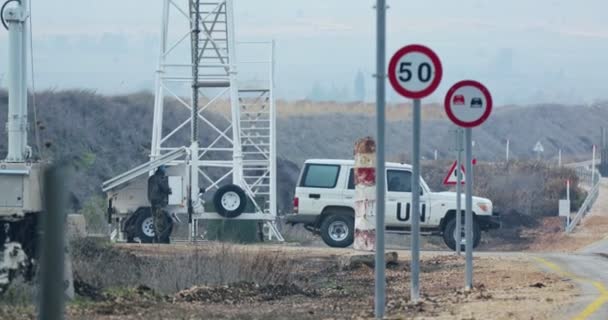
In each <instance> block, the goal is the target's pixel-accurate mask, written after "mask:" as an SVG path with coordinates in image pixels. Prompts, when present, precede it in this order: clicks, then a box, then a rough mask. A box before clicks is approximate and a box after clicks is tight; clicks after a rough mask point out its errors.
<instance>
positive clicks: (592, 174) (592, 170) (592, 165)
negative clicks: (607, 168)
mask: <svg viewBox="0 0 608 320" xmlns="http://www.w3.org/2000/svg"><path fill="white" fill-rule="evenodd" d="M594 186H595V145H593V155H592V156H591V187H592V188H593V187H594Z"/></svg>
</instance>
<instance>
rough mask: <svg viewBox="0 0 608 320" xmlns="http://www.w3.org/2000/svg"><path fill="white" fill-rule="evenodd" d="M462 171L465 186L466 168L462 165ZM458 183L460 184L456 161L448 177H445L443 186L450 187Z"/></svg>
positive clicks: (462, 182) (462, 181)
mask: <svg viewBox="0 0 608 320" xmlns="http://www.w3.org/2000/svg"><path fill="white" fill-rule="evenodd" d="M460 169H461V176H460V178H461V179H462V180H461V182H460V183H461V184H464V180H465V178H464V166H463V165H460ZM456 183H458V172H457V171H456V161H454V163H453V164H452V167H450V171H448V175H447V176H445V179H443V184H445V185H448V186H454V185H456Z"/></svg>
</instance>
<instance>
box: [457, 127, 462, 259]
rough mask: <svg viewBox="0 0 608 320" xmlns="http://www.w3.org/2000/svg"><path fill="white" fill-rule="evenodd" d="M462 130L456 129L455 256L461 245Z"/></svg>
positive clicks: (458, 252)
mask: <svg viewBox="0 0 608 320" xmlns="http://www.w3.org/2000/svg"><path fill="white" fill-rule="evenodd" d="M462 138H463V137H462V129H461V128H458V129H456V149H457V150H458V156H457V157H456V230H457V233H456V254H458V255H460V251H461V250H460V249H461V248H460V244H461V243H462V149H463V141H462Z"/></svg>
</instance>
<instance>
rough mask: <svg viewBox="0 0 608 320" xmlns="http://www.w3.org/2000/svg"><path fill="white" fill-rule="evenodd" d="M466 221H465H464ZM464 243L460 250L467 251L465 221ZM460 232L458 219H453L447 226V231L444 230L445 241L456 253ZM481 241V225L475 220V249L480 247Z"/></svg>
mask: <svg viewBox="0 0 608 320" xmlns="http://www.w3.org/2000/svg"><path fill="white" fill-rule="evenodd" d="M463 220H464V219H463ZM461 225H462V231H461V232H462V242H461V245H460V250H461V251H465V250H466V239H465V233H464V221H463V222H462V224H461ZM456 232H458V231H457V230H456V217H454V218H452V219H451V220H450V221H448V223H447V224H446V225H445V229H443V241H444V242H445V244H446V245H447V246H448V248H450V249H451V250H453V251H456V235H457V233H456ZM480 240H481V229H480V228H479V223H477V221H475V219H473V248H477V246H478V245H479V241H480Z"/></svg>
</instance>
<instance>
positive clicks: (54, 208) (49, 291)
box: [39, 167, 67, 320]
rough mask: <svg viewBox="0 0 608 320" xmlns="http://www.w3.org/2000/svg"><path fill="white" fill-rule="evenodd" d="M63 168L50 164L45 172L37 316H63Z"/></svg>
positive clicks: (44, 317)
mask: <svg viewBox="0 0 608 320" xmlns="http://www.w3.org/2000/svg"><path fill="white" fill-rule="evenodd" d="M64 179H65V170H63V169H61V168H60V167H52V168H50V169H48V170H47V171H46V172H45V174H44V181H45V184H44V208H45V211H46V214H44V215H43V219H44V232H43V234H44V236H43V237H42V238H41V249H42V250H41V251H40V252H41V270H44V272H41V275H42V280H41V286H42V288H41V295H40V297H41V301H40V312H39V319H41V320H43V319H53V320H55V319H63V313H64V254H65V244H64V241H65V239H64V234H65V232H64V228H65V218H66V216H65V207H66V202H67V194H66V191H65V186H64V185H63V181H64Z"/></svg>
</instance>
